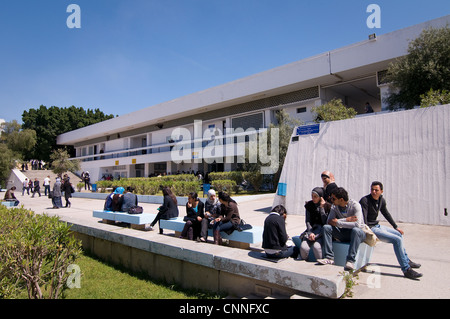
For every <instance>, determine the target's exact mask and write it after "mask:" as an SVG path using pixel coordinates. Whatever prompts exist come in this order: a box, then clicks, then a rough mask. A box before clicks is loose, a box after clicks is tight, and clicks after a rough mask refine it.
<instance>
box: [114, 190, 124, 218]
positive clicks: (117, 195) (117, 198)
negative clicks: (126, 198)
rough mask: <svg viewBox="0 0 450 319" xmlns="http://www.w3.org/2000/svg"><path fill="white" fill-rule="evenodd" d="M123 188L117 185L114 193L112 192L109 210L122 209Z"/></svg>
mask: <svg viewBox="0 0 450 319" xmlns="http://www.w3.org/2000/svg"><path fill="white" fill-rule="evenodd" d="M124 191H125V189H124V188H123V187H117V188H116V190H115V191H114V193H113V194H112V201H111V210H112V211H113V212H120V211H122V203H123V192H124Z"/></svg>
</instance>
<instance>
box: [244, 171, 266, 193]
mask: <svg viewBox="0 0 450 319" xmlns="http://www.w3.org/2000/svg"><path fill="white" fill-rule="evenodd" d="M243 176H244V178H245V179H246V180H247V181H248V182H249V183H250V184H251V185H252V186H253V188H254V189H255V191H256V192H259V189H260V188H261V185H262V184H263V181H264V175H263V174H261V171H260V170H256V171H254V172H244V173H243Z"/></svg>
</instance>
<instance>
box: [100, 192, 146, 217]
mask: <svg viewBox="0 0 450 319" xmlns="http://www.w3.org/2000/svg"><path fill="white" fill-rule="evenodd" d="M133 191H134V189H133V188H132V187H131V186H128V187H127V190H126V191H125V189H124V188H123V187H117V188H115V189H114V190H113V192H112V193H111V194H109V195H108V197H106V200H105V205H104V208H103V209H104V210H106V211H111V212H128V211H129V209H130V208H131V207H133V206H137V205H138V197H137V195H136V194H134V193H133ZM124 192H125V193H124Z"/></svg>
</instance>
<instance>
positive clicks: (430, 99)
mask: <svg viewBox="0 0 450 319" xmlns="http://www.w3.org/2000/svg"><path fill="white" fill-rule="evenodd" d="M420 99H421V100H420V107H429V106H436V105H444V104H450V92H449V91H447V90H443V91H441V90H437V91H435V90H433V89H431V90H430V91H428V92H427V94H422V95H421V96H420Z"/></svg>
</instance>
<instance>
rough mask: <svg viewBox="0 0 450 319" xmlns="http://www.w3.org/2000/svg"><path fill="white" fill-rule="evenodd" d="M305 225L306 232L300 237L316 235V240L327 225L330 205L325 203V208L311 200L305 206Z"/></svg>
mask: <svg viewBox="0 0 450 319" xmlns="http://www.w3.org/2000/svg"><path fill="white" fill-rule="evenodd" d="M305 209H306V211H305V224H306V230H305V231H304V232H303V234H301V235H300V237H302V238H303V236H305V235H309V234H311V233H314V234H315V235H316V239H317V238H319V237H320V236H321V235H322V227H323V225H325V224H326V223H327V219H328V213H329V212H330V209H331V204H330V203H327V202H326V203H325V205H324V207H320V205H316V204H314V202H313V201H312V200H311V201H309V202H307V203H306V204H305Z"/></svg>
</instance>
